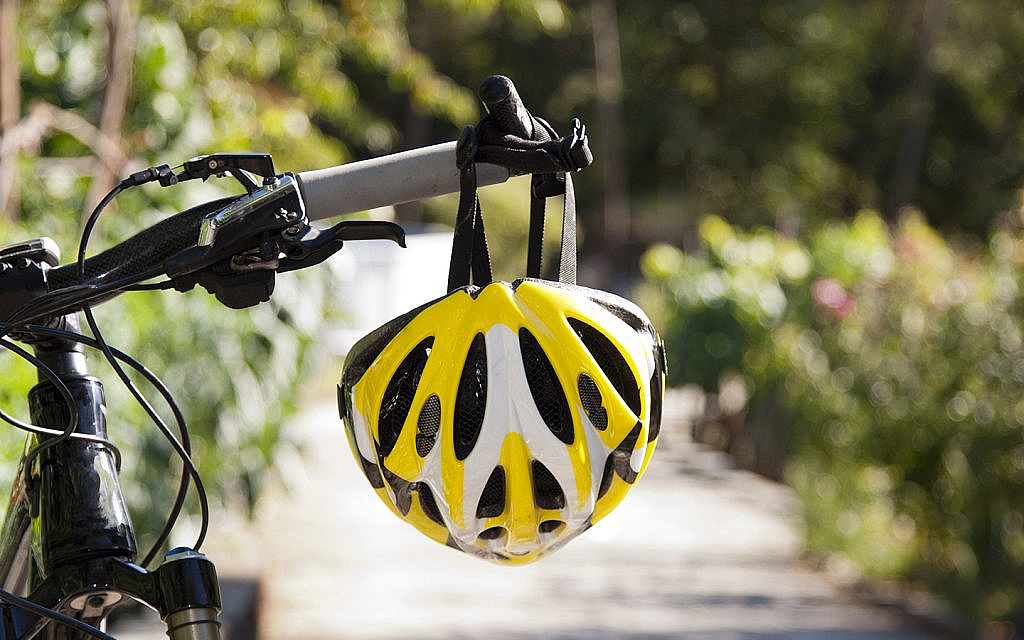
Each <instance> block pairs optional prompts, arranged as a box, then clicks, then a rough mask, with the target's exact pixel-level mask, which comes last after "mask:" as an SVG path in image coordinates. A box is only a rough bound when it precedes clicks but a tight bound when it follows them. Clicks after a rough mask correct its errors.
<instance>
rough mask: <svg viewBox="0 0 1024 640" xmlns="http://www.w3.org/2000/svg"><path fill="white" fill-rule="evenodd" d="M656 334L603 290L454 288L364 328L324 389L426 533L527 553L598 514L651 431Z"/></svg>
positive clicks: (639, 467) (658, 392) (507, 558)
mask: <svg viewBox="0 0 1024 640" xmlns="http://www.w3.org/2000/svg"><path fill="white" fill-rule="evenodd" d="M664 374H665V365H664V356H663V351H662V348H661V342H660V340H659V338H658V336H657V333H656V332H655V330H654V328H653V327H652V326H651V323H650V321H649V320H648V319H647V317H646V316H645V315H644V313H643V312H642V311H641V310H640V309H639V308H637V307H636V306H635V305H633V304H632V303H630V302H629V301H627V300H624V299H622V298H619V297H617V296H614V295H611V294H608V293H604V292H601V291H596V290H593V289H587V288H584V287H579V286H575V285H567V284H562V283H553V282H547V281H542V280H532V279H528V280H517V281H516V282H513V283H511V284H510V283H507V282H491V283H489V284H487V285H486V286H484V287H482V288H480V287H475V286H472V285H469V286H466V287H463V288H460V289H459V290H456V291H453V292H451V293H449V294H447V295H446V296H444V297H442V298H440V299H438V300H435V301H433V302H431V303H429V304H427V305H425V306H423V307H420V308H419V309H416V310H414V311H412V312H410V313H408V314H406V315H404V316H401V317H399V318H396V319H395V320H392V321H391V322H389V323H388V324H386V325H384V326H383V327H381V328H379V329H377V330H376V331H375V332H373V333H371V334H370V335H368V336H366V337H365V338H363V339H362V340H361V341H360V342H359V343H358V344H357V345H356V346H355V347H354V348H353V350H352V351H351V353H350V354H349V356H348V358H347V359H346V362H345V368H344V373H343V376H342V383H341V387H340V390H339V391H340V396H339V400H340V402H341V407H342V415H343V416H344V420H345V426H346V428H347V431H348V436H349V441H350V444H351V445H352V450H353V453H354V454H355V456H356V458H357V460H358V462H359V463H360V465H361V467H362V469H363V471H364V472H365V474H366V477H367V479H368V480H369V481H370V484H371V485H372V486H373V487H374V489H376V491H377V494H378V495H379V496H380V497H381V499H382V500H384V502H385V503H387V505H388V506H389V507H391V509H392V510H393V511H394V512H395V513H396V514H397V515H398V516H400V517H401V518H403V519H404V520H406V521H407V522H409V523H410V524H412V525H413V526H415V527H416V528H417V529H419V530H420V531H422V532H423V533H425V534H426V535H427V536H429V537H431V538H433V539H434V540H437V541H438V542H442V543H445V544H447V545H449V546H451V547H454V548H456V549H460V550H462V551H466V552H468V553H472V554H474V555H478V556H482V557H485V558H488V559H491V560H495V561H498V562H530V561H532V560H535V559H537V558H539V557H541V556H543V555H544V554H546V553H548V552H550V551H553V550H554V549H557V548H559V547H560V546H562V545H563V544H565V542H567V541H568V540H570V539H572V538H573V537H575V536H577V535H579V534H580V533H581V532H583V531H585V530H586V529H588V528H589V527H590V526H591V525H592V524H594V523H595V522H597V521H598V520H600V519H601V518H602V517H604V516H605V515H606V514H607V513H608V512H609V511H611V510H612V509H613V508H614V507H615V506H616V505H617V504H618V503H619V502H620V501H621V500H622V498H623V497H624V496H625V494H626V492H627V491H628V490H629V489H630V487H631V486H632V484H633V483H634V482H635V481H636V480H637V478H639V477H640V475H641V474H642V473H643V471H644V469H645V467H646V466H647V463H648V461H649V460H650V458H651V454H652V452H653V451H654V446H655V443H656V442H657V437H658V431H659V425H660V421H661V404H662V402H661V399H662V393H663V385H664Z"/></svg>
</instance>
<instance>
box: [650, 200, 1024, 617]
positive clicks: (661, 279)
mask: <svg viewBox="0 0 1024 640" xmlns="http://www.w3.org/2000/svg"><path fill="white" fill-rule="evenodd" d="M700 231H701V240H702V245H703V248H704V253H703V254H702V255H701V256H699V257H694V256H686V255H683V254H682V253H681V252H680V251H678V250H676V249H674V248H672V247H667V246H660V247H656V248H654V249H652V250H651V251H650V252H649V253H648V254H647V255H646V257H645V265H644V266H645V272H646V274H647V277H648V280H649V282H650V283H651V284H652V285H653V287H654V290H655V291H657V292H658V293H660V294H661V295H662V299H663V300H664V302H663V307H662V312H663V313H662V315H663V316H664V318H663V325H664V327H665V332H664V333H665V336H666V344H667V345H668V348H669V363H670V381H671V382H672V383H675V384H686V383H695V384H699V385H701V386H702V387H703V388H704V389H705V391H706V392H707V393H709V394H711V397H712V400H716V399H717V400H718V402H717V403H716V402H712V403H711V405H712V406H720V405H722V404H724V401H725V400H726V398H725V397H720V396H726V395H728V394H727V393H726V391H727V389H728V387H729V386H730V385H731V386H733V387H735V386H737V385H739V387H740V388H741V389H742V391H743V393H742V394H740V402H739V403H738V404H739V409H740V411H739V414H738V415H734V416H732V417H731V418H732V425H733V426H732V429H733V431H739V432H740V433H738V434H737V433H731V434H729V436H730V437H733V438H740V439H743V438H746V441H747V442H748V445H747V447H746V450H747V451H748V452H750V451H753V457H754V459H755V463H756V462H757V458H758V453H759V451H758V447H759V446H762V447H763V446H768V445H774V447H775V448H776V449H777V450H778V451H779V452H780V471H781V472H782V474H783V475H784V477H785V479H786V480H787V482H789V483H790V484H791V485H792V486H793V488H794V489H795V490H796V492H797V494H798V495H799V497H800V498H801V500H802V504H803V510H804V515H805V518H806V522H807V536H808V543H809V547H810V548H811V549H812V550H813V551H818V552H823V553H827V554H835V555H837V556H840V557H842V558H844V559H846V560H848V561H849V562H851V563H852V564H853V565H854V566H856V567H858V568H859V569H860V570H861V571H862V572H864V573H865V574H867V575H870V576H879V577H897V578H902V579H906V580H910V581H913V582H917V583H921V584H923V585H925V586H927V587H928V588H930V589H932V590H934V591H935V592H937V593H939V594H942V595H944V596H946V597H947V598H948V599H949V600H950V602H951V603H953V604H954V606H956V607H958V608H959V609H960V610H961V611H962V612H963V613H965V614H966V615H968V616H970V617H971V618H972V619H975V620H978V621H983V620H992V619H1011V620H1016V621H1018V623H1019V622H1020V620H1021V619H1022V618H1024V588H1022V585H1024V400H1022V398H1024V338H1022V337H1024V319H1022V318H1021V310H1022V307H1024V292H1022V289H1021V282H1022V278H1024V270H1022V268H1021V266H1022V263H1024V233H1019V232H1005V231H1004V232H1000V233H997V234H996V235H995V236H993V237H992V239H991V241H990V243H989V245H988V246H987V247H985V248H982V249H978V250H975V251H962V250H961V251H958V250H954V249H953V248H951V247H950V246H949V245H948V244H947V243H946V242H945V241H944V240H943V239H942V238H941V237H940V236H939V235H938V234H936V233H935V232H934V231H933V230H932V229H931V228H929V227H928V226H927V225H926V224H925V223H924V222H923V221H922V219H921V218H920V217H919V216H917V215H914V214H909V215H907V216H906V217H904V219H903V220H902V221H901V222H900V224H899V225H898V226H897V227H896V228H895V229H894V230H892V231H890V230H888V229H887V228H886V226H885V224H884V223H883V222H882V221H881V220H880V219H879V217H878V216H877V215H875V214H873V213H870V212H865V213H862V214H860V215H859V216H857V217H856V218H855V219H854V220H852V221H850V222H835V223H831V224H829V225H828V226H825V227H824V228H822V229H821V230H819V231H817V232H816V233H813V234H811V235H810V236H809V237H808V238H807V239H806V241H805V242H802V243H798V242H796V241H794V240H792V239H790V238H786V237H782V236H780V235H778V234H776V233H774V232H772V231H768V230H756V231H751V232H744V231H739V230H737V229H735V228H733V227H731V226H729V225H728V224H727V223H725V222H724V221H722V220H720V219H717V218H708V219H706V220H704V221H703V223H702V225H701V228H700ZM732 395H733V396H735V395H736V394H735V393H733V394H732ZM736 404H737V403H736V402H735V401H734V402H733V405H736ZM725 413H726V414H728V413H729V412H728V411H726V412H725ZM734 413H735V407H734ZM712 417H713V418H715V417H717V418H718V422H720V423H721V422H725V423H726V424H729V418H730V416H728V415H726V416H725V417H724V418H722V417H720V416H712ZM737 424H738V425H741V426H737ZM727 430H728V429H727ZM751 432H753V435H751ZM765 432H767V433H769V434H771V435H772V440H774V442H772V443H765V442H764V440H765V438H764V433H765ZM768 448H769V453H770V449H771V447H770V446H768ZM761 464H762V465H763V464H764V463H763V461H761ZM754 466H757V465H756V464H755V465H754ZM768 466H771V465H770V464H769V465H768Z"/></svg>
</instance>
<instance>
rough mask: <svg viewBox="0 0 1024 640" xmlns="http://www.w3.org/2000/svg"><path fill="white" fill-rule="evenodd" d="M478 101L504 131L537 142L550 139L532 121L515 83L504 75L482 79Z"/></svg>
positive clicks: (545, 132) (542, 129)
mask: <svg viewBox="0 0 1024 640" xmlns="http://www.w3.org/2000/svg"><path fill="white" fill-rule="evenodd" d="M480 101H481V102H483V103H484V108H485V109H487V113H488V114H490V116H491V119H492V120H493V121H494V124H495V125H497V127H498V128H499V129H501V130H502V131H504V132H505V133H509V134H512V135H514V136H517V137H519V138H523V139H525V140H535V141H537V142H546V141H548V140H550V139H551V136H549V135H548V132H547V131H546V130H545V129H544V127H542V126H540V125H539V124H537V123H536V122H535V121H534V118H533V116H531V115H530V112H529V111H527V110H526V106H525V105H524V104H523V100H522V99H521V98H520V97H519V93H518V92H517V91H516V87H515V85H513V84H512V81H511V80H509V79H508V78H506V77H505V76H491V77H489V78H487V79H486V80H484V81H483V83H481V84H480Z"/></svg>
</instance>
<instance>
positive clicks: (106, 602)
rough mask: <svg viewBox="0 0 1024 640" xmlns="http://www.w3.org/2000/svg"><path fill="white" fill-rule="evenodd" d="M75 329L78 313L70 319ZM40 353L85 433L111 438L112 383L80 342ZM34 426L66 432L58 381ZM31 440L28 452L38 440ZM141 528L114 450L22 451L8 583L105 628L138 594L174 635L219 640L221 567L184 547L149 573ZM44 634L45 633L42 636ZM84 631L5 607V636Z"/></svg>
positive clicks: (41, 395)
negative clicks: (140, 548)
mask: <svg viewBox="0 0 1024 640" xmlns="http://www.w3.org/2000/svg"><path fill="white" fill-rule="evenodd" d="M66 321H69V322H71V323H73V324H72V326H76V325H77V322H75V320H74V318H72V317H68V318H66ZM33 347H34V350H35V353H36V356H37V357H38V358H39V359H40V360H42V361H43V362H44V363H45V364H46V365H47V366H48V367H49V368H50V369H51V370H52V371H53V372H54V373H56V374H57V376H58V377H59V378H60V380H61V381H62V382H63V383H64V385H65V386H66V387H67V388H68V390H69V391H70V392H71V395H72V397H73V398H74V402H75V404H76V406H77V410H78V415H79V421H78V429H77V432H78V433H85V434H90V435H93V436H98V437H99V438H101V439H105V438H106V417H105V415H106V407H105V401H104V395H103V385H102V383H101V382H100V381H99V380H97V379H96V378H94V377H92V376H90V375H89V374H88V371H87V367H86V360H85V355H84V353H83V352H82V348H81V346H80V345H77V344H74V343H71V342H69V341H66V340H62V339H48V340H41V341H34V343H33ZM28 399H29V411H30V414H31V418H32V422H33V423H34V424H36V425H39V426H44V427H50V428H56V429H61V428H62V426H63V425H65V424H67V421H68V412H69V408H68V405H67V403H66V401H65V399H64V397H63V396H62V395H61V394H60V393H59V392H58V389H57V387H56V386H55V385H54V383H53V382H51V381H49V380H46V379H42V380H41V381H40V382H39V384H37V385H36V386H35V387H33V388H32V390H31V391H30V392H29V396H28ZM35 440H36V436H32V437H30V438H29V441H28V443H27V444H26V449H25V450H26V453H27V452H28V451H29V450H30V448H31V447H33V446H34V445H35V442H34V441H35ZM136 556H137V546H136V542H135V533H134V529H133V527H132V524H131V520H130V518H129V515H128V510H127V507H126V506H125V501H124V497H123V495H122V493H121V487H120V483H119V481H118V475H117V469H116V465H115V459H114V455H113V452H112V451H111V450H110V448H109V447H107V446H106V445H104V444H103V443H102V442H96V441H89V440H81V439H67V440H64V441H62V442H59V443H57V444H54V445H53V446H50V447H48V448H46V449H44V450H43V451H42V452H41V453H40V454H39V455H38V456H36V459H35V461H29V460H27V458H25V457H23V458H22V462H21V464H20V465H19V468H18V472H17V475H16V476H15V479H14V483H13V487H12V491H11V498H10V503H9V505H8V509H7V513H6V516H5V518H4V523H3V527H2V528H0V577H2V579H3V588H4V589H5V590H7V591H9V592H13V593H17V594H19V595H22V596H25V597H27V598H28V599H29V600H31V601H32V602H34V603H36V604H38V605H41V606H42V607H45V608H47V609H52V610H55V611H59V612H62V613H64V614H66V615H69V616H71V617H74V618H77V619H79V620H81V621H83V622H85V623H87V624H90V625H93V626H95V627H99V626H100V625H102V622H103V620H104V618H105V617H106V616H107V614H108V613H109V612H110V610H111V609H113V608H114V607H115V606H117V605H118V604H120V603H121V602H123V601H124V600H125V598H131V599H134V600H138V601H140V602H142V603H144V604H147V605H149V606H151V607H152V608H154V609H156V610H157V611H158V612H159V613H160V616H161V618H163V619H164V621H165V622H166V624H167V629H168V631H167V632H168V635H169V636H170V638H171V639H172V640H199V639H210V640H216V639H217V638H220V634H219V631H218V628H219V622H218V621H217V616H218V613H219V611H220V606H221V605H220V591H219V587H218V582H217V573H216V569H215V568H214V566H213V563H212V562H210V561H209V560H208V559H207V558H206V557H205V556H203V555H202V554H199V553H197V552H195V551H193V550H191V549H176V550H174V551H172V552H170V553H169V554H167V556H165V561H164V563H163V564H162V565H161V566H160V567H158V568H157V569H155V570H154V571H152V572H150V571H147V570H146V569H144V568H143V567H140V566H138V565H137V564H135V560H136ZM41 634H42V635H41ZM87 637H91V636H89V635H87V634H86V633H85V632H83V631H78V630H74V629H71V628H69V627H67V626H64V625H61V624H59V623H52V622H50V621H49V620H48V619H47V618H45V617H44V616H41V615H38V614H34V613H30V612H28V611H25V610H24V609H21V608H17V607H14V606H10V605H6V604H4V605H2V606H0V640H22V639H28V638H46V639H47V640H78V639H80V638H87Z"/></svg>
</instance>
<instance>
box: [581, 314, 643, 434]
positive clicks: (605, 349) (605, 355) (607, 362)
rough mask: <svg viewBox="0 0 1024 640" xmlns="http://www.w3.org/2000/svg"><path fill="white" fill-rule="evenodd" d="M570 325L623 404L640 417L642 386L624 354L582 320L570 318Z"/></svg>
mask: <svg viewBox="0 0 1024 640" xmlns="http://www.w3.org/2000/svg"><path fill="white" fill-rule="evenodd" d="M568 320H569V325H570V326H571V327H572V328H573V331H575V332H576V335H578V336H579V337H580V340H581V341H583V345H584V346H585V347H586V348H587V351H589V352H590V355H591V356H593V358H594V361H595V362H597V366H599V367H601V371H603V372H604V375H605V376H606V377H607V378H608V380H609V382H611V383H612V386H613V387H615V390H616V391H617V392H618V393H619V396H620V397H621V398H622V400H623V402H625V403H626V406H627V407H629V408H630V410H631V411H632V412H633V414H634V415H636V416H639V415H640V385H639V384H637V380H636V377H635V376H634V375H633V372H632V370H631V369H630V368H629V364H628V363H627V362H626V359H625V358H624V357H623V356H622V353H620V352H619V350H618V349H617V348H616V347H615V345H614V344H612V341H611V340H609V339H608V338H607V336H605V335H604V334H603V333H601V332H600V331H598V330H597V329H595V328H594V327H592V326H590V325H589V324H587V323H586V322H583V321H582V320H577V319H575V318H568Z"/></svg>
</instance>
